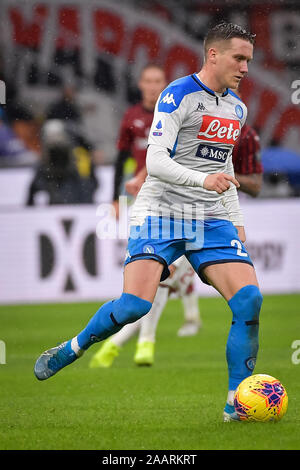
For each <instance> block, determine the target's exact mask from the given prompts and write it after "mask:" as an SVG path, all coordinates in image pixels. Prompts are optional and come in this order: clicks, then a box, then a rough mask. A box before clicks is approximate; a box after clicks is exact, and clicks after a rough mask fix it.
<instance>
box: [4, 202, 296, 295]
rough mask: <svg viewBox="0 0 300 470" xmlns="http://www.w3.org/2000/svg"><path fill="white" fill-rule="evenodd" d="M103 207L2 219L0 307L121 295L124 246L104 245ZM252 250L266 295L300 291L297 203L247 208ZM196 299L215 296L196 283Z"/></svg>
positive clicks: (26, 212) (120, 242) (12, 213)
mask: <svg viewBox="0 0 300 470" xmlns="http://www.w3.org/2000/svg"><path fill="white" fill-rule="evenodd" d="M97 209H98V206H96V205H95V206H94V205H92V206H90V205H88V206H63V207H58V206H56V207H46V208H38V207H35V208H23V209H16V210H13V209H11V210H7V211H2V212H1V213H0V227H1V231H0V254H1V256H0V303H2V304H3V303H4V304H5V303H22V302H24V303H30V302H48V301H53V302H56V301H88V300H103V299H107V298H114V297H118V296H119V295H120V293H121V291H122V282H123V260H124V256H125V250H126V239H125V238H123V239H100V238H99V237H98V236H97V233H98V235H99V231H98V232H97V225H98V224H99V222H100V220H101V217H100V211H99V210H98V211H97ZM243 210H244V215H245V221H246V233H247V247H248V250H249V253H250V255H251V257H252V260H253V262H254V264H255V267H256V271H257V276H258V279H259V282H260V286H261V290H262V292H263V293H289V292H300V250H299V228H300V201H299V199H287V200H272V201H262V200H255V201H251V200H249V201H248V200H247V201H244V202H243ZM195 287H196V290H197V292H198V293H199V295H202V296H211V295H216V292H215V290H214V289H213V288H212V287H209V286H207V285H205V284H203V283H202V282H201V281H200V280H199V279H198V278H197V277H195Z"/></svg>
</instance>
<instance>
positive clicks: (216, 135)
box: [197, 115, 241, 145]
mask: <svg viewBox="0 0 300 470" xmlns="http://www.w3.org/2000/svg"><path fill="white" fill-rule="evenodd" d="M240 133H241V129H240V121H237V120H235V119H225V118H220V117H214V116H206V115H204V116H203V120H202V124H201V127H200V130H199V133H198V136H197V138H198V139H201V140H204V141H206V142H222V143H223V144H231V145H234V144H235V143H236V141H237V140H238V138H239V136H240Z"/></svg>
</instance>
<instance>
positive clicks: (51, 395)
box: [0, 295, 300, 450]
mask: <svg viewBox="0 0 300 470" xmlns="http://www.w3.org/2000/svg"><path fill="white" fill-rule="evenodd" d="M97 308H98V305H97V304H92V303H86V304H58V305H53V304H51V305H34V306H29V305H26V306H7V307H6V306H2V307H0V319H1V320H0V323H1V329H0V339H1V340H3V341H5V343H6V348H7V357H6V362H7V363H6V364H5V365H0V387H1V400H0V422H1V426H0V449H96V450H100V449H111V450H113V449H121V450H125V449H131V450H137V449H146V450H157V449H161V450H176V449H177V450H200V449H209V450H210V449H300V405H299V403H300V380H299V378H300V364H299V365H295V364H293V363H292V360H291V356H292V353H293V352H294V350H293V349H292V348H291V345H292V342H293V341H294V340H295V339H300V315H299V313H300V295H287V296H265V300H264V304H263V310H262V314H261V328H260V351H259V358H258V362H257V366H256V370H255V372H256V373H267V374H270V375H273V376H275V377H276V378H279V379H280V380H281V381H282V383H283V384H284V385H285V387H286V389H287V392H288V396H289V407H288V412H287V414H286V416H285V417H284V418H283V420H282V421H281V422H279V423H276V424H275V423H266V424H264V423H223V422H222V410H223V407H224V401H225V398H226V395H227V370H226V360H225V345H226V340H227V335H228V331H229V328H230V323H231V313H230V310H229V308H228V306H227V305H226V303H225V302H224V300H223V299H221V298H209V299H200V308H201V314H202V318H203V323H204V324H203V329H202V330H201V332H200V333H199V334H198V335H197V336H196V337H192V338H178V337H177V336H176V332H177V329H178V328H179V326H180V325H181V323H182V306H181V303H180V301H179V300H171V301H169V303H168V305H167V307H166V310H165V312H164V314H163V316H162V318H161V320H160V324H159V329H158V335H157V347H156V360H155V364H154V366H153V367H152V368H138V367H137V366H135V365H134V363H133V354H134V348H135V341H134V340H132V341H131V342H130V343H128V344H127V345H126V346H124V348H123V350H122V353H121V354H120V356H119V357H118V358H117V360H116V361H115V363H114V364H113V366H112V368H110V369H107V370H103V369H99V370H89V369H88V362H89V359H90V357H91V354H92V353H93V351H94V352H95V351H96V348H97V347H98V345H96V346H94V347H93V348H91V349H90V350H89V351H88V352H87V353H86V354H85V356H84V357H83V358H81V359H80V360H79V361H77V362H76V363H75V364H72V365H71V366H69V367H67V368H66V369H65V370H63V371H61V372H59V373H58V374H57V375H56V376H55V377H53V378H51V379H49V380H48V381H45V382H38V381H37V380H36V378H35V377H34V375H33V366H34V362H35V360H36V358H37V356H38V355H39V354H40V353H41V352H42V351H43V350H45V349H47V348H49V347H52V346H54V345H56V344H57V343H58V342H60V341H63V340H65V339H68V338H70V337H72V336H74V335H75V334H76V333H78V332H79V331H80V330H81V329H82V328H83V327H84V326H85V324H86V322H87V320H88V319H89V318H90V316H92V315H93V313H94V312H95V311H96V310H97Z"/></svg>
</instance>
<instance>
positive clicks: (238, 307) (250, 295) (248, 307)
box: [228, 285, 263, 324]
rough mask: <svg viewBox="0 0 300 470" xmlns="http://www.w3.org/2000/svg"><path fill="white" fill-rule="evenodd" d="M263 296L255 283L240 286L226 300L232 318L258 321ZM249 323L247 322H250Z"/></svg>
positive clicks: (251, 321)
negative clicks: (240, 287)
mask: <svg viewBox="0 0 300 470" xmlns="http://www.w3.org/2000/svg"><path fill="white" fill-rule="evenodd" d="M262 301H263V296H262V294H261V292H260V290H259V288H258V287H257V286H255V285H247V286H244V287H242V289H240V290H239V291H238V292H237V293H236V294H235V295H234V296H233V297H232V298H231V299H230V300H229V302H228V304H229V306H230V308H231V310H232V312H233V319H234V320H235V319H237V320H239V319H240V320H241V319H243V320H245V321H246V322H247V323H249V322H250V323H253V322H258V319H259V314H260V309H261V305H262ZM250 323H249V324H250Z"/></svg>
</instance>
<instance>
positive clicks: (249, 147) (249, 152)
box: [235, 128, 263, 197]
mask: <svg viewBox="0 0 300 470" xmlns="http://www.w3.org/2000/svg"><path fill="white" fill-rule="evenodd" d="M242 147H243V149H241V151H242V150H243V152H242V155H245V157H244V158H246V159H247V165H246V166H243V165H239V166H238V168H236V169H235V177H236V179H237V180H238V182H239V183H240V187H239V190H240V191H243V192H244V193H247V194H249V195H250V196H252V197H256V196H258V194H259V193H260V191H261V187H262V182H263V176H262V173H263V167H262V163H261V157H260V139H259V135H258V134H257V132H256V131H255V129H253V128H249V131H248V132H247V135H246V137H245V138H244V140H243V146H242ZM243 168H246V169H247V171H248V172H247V173H245V172H243ZM239 170H240V171H239ZM249 170H250V171H249Z"/></svg>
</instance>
